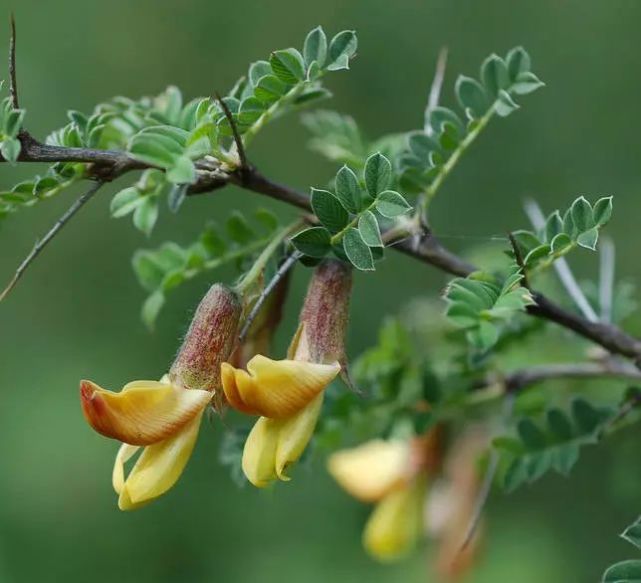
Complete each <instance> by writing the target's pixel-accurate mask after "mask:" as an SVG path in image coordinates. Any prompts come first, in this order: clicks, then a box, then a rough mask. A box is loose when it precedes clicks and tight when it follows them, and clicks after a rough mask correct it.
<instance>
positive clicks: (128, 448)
mask: <svg viewBox="0 0 641 583" xmlns="http://www.w3.org/2000/svg"><path fill="white" fill-rule="evenodd" d="M139 449H140V446H139V445H129V444H128V443H123V444H122V445H121V446H120V449H118V453H117V454H116V461H115V462H114V469H113V473H112V475H111V483H112V484H113V487H114V490H115V491H116V494H120V493H121V492H122V489H123V488H124V486H125V464H126V463H127V462H128V461H129V460H130V459H131V458H132V457H133V456H134V455H135V453H136V452H137V451H138V450H139Z"/></svg>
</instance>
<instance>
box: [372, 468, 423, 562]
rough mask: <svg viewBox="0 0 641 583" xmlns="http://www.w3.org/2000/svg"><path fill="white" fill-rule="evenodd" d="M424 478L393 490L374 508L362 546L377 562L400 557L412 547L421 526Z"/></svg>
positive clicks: (417, 537) (418, 535)
mask: <svg viewBox="0 0 641 583" xmlns="http://www.w3.org/2000/svg"><path fill="white" fill-rule="evenodd" d="M424 497H425V479H424V478H419V479H416V480H415V481H414V482H412V484H411V485H410V486H408V487H406V488H401V489H400V490H393V491H392V492H390V493H389V494H387V496H385V498H383V499H382V500H381V501H380V502H379V503H378V504H377V505H376V507H375V508H374V512H372V515H371V516H370V518H369V520H368V521H367V524H366V525H365V530H364V532H363V545H364V547H365V549H366V550H367V552H368V553H369V554H370V555H372V556H373V557H374V558H375V559H378V560H379V561H383V562H388V561H393V560H395V559H399V558H401V557H403V556H404V555H406V554H407V553H408V552H409V551H411V550H412V548H413V547H414V545H415V544H416V542H417V540H418V539H419V537H420V535H421V532H422V527H423V501H424Z"/></svg>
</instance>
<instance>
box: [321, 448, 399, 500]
mask: <svg viewBox="0 0 641 583" xmlns="http://www.w3.org/2000/svg"><path fill="white" fill-rule="evenodd" d="M410 452H411V450H410V444H409V442H408V441H401V440H395V441H384V440H382V439H374V440H372V441H368V442H366V443H364V444H362V445H359V446H358V447H354V448H351V449H345V450H342V451H338V452H336V453H334V454H332V455H331V456H330V457H329V459H328V462H327V469H328V471H329V473H330V474H331V476H332V477H333V478H334V479H335V480H336V481H337V482H338V484H339V485H340V486H341V487H342V488H343V489H344V490H345V491H346V492H348V493H349V494H351V495H352V496H354V497H355V498H358V499H359V500H361V501H363V502H377V501H378V500H380V499H381V498H383V496H385V495H386V494H387V493H388V492H390V491H392V490H393V489H395V488H398V487H399V486H401V485H403V484H404V483H405V482H406V481H407V479H408V478H409V473H410V471H411V465H410V464H411V462H410V460H411V457H410V456H411V453H410Z"/></svg>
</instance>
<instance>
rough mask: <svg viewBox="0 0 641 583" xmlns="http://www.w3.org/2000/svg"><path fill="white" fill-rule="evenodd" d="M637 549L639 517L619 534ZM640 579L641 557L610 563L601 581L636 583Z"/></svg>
mask: <svg viewBox="0 0 641 583" xmlns="http://www.w3.org/2000/svg"><path fill="white" fill-rule="evenodd" d="M619 536H620V537H621V538H622V539H623V540H626V541H628V542H629V543H630V544H632V545H634V546H635V547H636V548H637V549H641V517H639V518H637V519H636V520H635V521H634V522H633V523H632V524H631V525H630V526H628V527H627V528H626V529H625V530H624V531H623V532H622V533H621V534H620V535H619ZM638 581H641V559H628V560H627V561H620V562H618V563H615V564H614V565H611V566H610V567H609V568H608V569H607V570H606V571H605V573H604V574H603V578H602V579H601V582H602V583H637V582H638Z"/></svg>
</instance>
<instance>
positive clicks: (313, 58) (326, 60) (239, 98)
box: [221, 26, 358, 139]
mask: <svg viewBox="0 0 641 583" xmlns="http://www.w3.org/2000/svg"><path fill="white" fill-rule="evenodd" d="M357 46H358V41H357V38H356V33H355V32H354V31H350V30H344V31H342V32H339V33H338V34H337V35H336V36H334V38H332V40H331V41H328V39H327V36H326V34H325V31H324V30H323V28H322V27H320V26H319V27H317V28H315V29H314V30H312V31H311V32H310V33H309V34H308V35H307V37H306V38H305V43H304V46H303V51H302V53H301V52H300V51H299V50H298V49H295V48H288V49H283V50H279V51H274V52H273V53H272V54H271V55H270V57H269V60H268V61H264V60H263V61H256V62H254V63H252V64H251V65H250V67H249V71H248V73H247V75H246V76H245V77H242V78H241V79H240V80H239V81H238V82H237V83H236V85H235V87H234V89H233V90H232V92H231V93H230V95H229V96H228V98H227V99H226V100H225V101H226V103H227V106H228V107H229V109H230V111H231V112H232V115H233V118H234V121H235V122H236V125H237V126H238V129H239V131H240V133H241V134H246V135H247V137H246V139H248V138H250V137H251V136H253V135H254V134H255V133H256V132H257V131H258V130H259V129H260V128H261V127H262V126H263V125H264V124H265V123H266V122H267V121H269V120H270V119H273V118H274V117H276V116H279V115H281V114H282V113H285V112H286V111H289V110H291V109H292V108H297V107H299V106H302V105H308V104H310V103H311V102H313V101H317V100H319V99H323V98H326V97H329V96H331V93H330V92H329V91H327V90H326V89H325V88H324V87H323V86H322V84H321V83H320V79H321V78H322V77H323V75H325V74H326V73H327V72H330V71H339V70H341V69H348V68H349V60H350V59H351V58H352V57H353V56H354V55H355V54H356V48H357ZM221 123H222V125H223V126H224V128H225V131H226V133H227V134H228V135H229V133H230V131H231V128H230V127H229V122H228V121H227V120H222V121H221Z"/></svg>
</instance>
